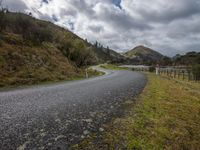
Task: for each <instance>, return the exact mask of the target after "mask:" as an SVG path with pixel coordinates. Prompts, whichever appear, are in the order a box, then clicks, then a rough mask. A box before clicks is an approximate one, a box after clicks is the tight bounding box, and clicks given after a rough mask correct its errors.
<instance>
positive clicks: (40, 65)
mask: <svg viewBox="0 0 200 150" xmlns="http://www.w3.org/2000/svg"><path fill="white" fill-rule="evenodd" d="M96 43H97V44H98V45H92V44H90V43H89V42H87V40H83V39H81V38H79V37H78V36H76V35H75V34H73V33H72V32H70V31H68V30H67V29H64V28H61V27H58V26H56V25H54V24H52V23H50V22H47V21H42V20H37V19H35V18H33V17H32V16H31V14H30V15H25V14H22V13H12V12H9V11H8V10H7V9H3V8H0V87H5V86H18V85H31V84H38V83H41V82H52V81H62V80H72V79H79V78H84V77H85V68H87V67H89V66H90V65H95V64H98V63H100V62H104V61H106V60H115V59H114V57H115V54H114V52H112V51H111V50H109V48H107V49H105V48H104V47H103V46H102V45H100V44H99V43H98V42H96ZM104 49H105V50H104ZM107 53H109V54H112V56H110V55H107ZM116 54H117V53H116ZM106 56H107V57H106ZM116 59H117V58H116ZM96 74H98V73H97V71H91V70H90V71H89V76H95V75H96Z"/></svg>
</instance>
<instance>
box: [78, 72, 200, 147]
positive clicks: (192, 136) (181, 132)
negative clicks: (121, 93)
mask: <svg viewBox="0 0 200 150" xmlns="http://www.w3.org/2000/svg"><path fill="white" fill-rule="evenodd" d="M148 79H149V81H148V85H147V87H146V88H145V89H144V91H143V93H142V94H141V95H140V96H139V97H138V99H137V101H136V102H135V103H132V104H130V103H129V104H128V105H127V104H125V109H126V111H127V113H126V115H125V116H124V117H121V118H115V119H114V120H113V121H111V122H110V123H109V124H107V125H105V129H106V132H104V133H103V135H102V138H101V139H100V140H98V144H96V143H95V144H94V141H95V140H97V137H96V138H94V137H93V138H91V139H89V140H88V141H87V142H85V141H84V142H83V143H84V144H80V147H81V146H82V147H81V148H83V149H87V148H88V149H99V148H100V147H104V148H106V145H107V147H109V149H113V150H114V149H123V148H126V149H130V150H132V149H145V150H146V149H154V150H161V149H176V150H182V149H186V150H187V149H188V150H190V149H200V144H199V143H200V85H199V83H188V82H184V81H179V80H173V79H168V78H163V77H159V76H156V75H154V74H148Z"/></svg>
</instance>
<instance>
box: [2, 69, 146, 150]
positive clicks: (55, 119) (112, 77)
mask: <svg viewBox="0 0 200 150" xmlns="http://www.w3.org/2000/svg"><path fill="white" fill-rule="evenodd" d="M106 72H107V73H106V75H104V76H101V77H96V78H91V79H87V80H81V81H72V82H64V83H57V84H51V85H40V86H34V87H28V88H26V89H25V88H24V89H16V90H8V91H1V92H0V150H12V149H13V150H15V149H18V150H23V149H27V150H30V149H31V150H32V149H33V150H38V149H53V150H54V149H55V150H57V149H61V150H62V149H63V150H66V149H70V146H71V145H73V144H76V143H78V142H80V140H82V139H84V138H85V137H88V136H90V134H91V133H94V132H95V133H98V132H103V130H104V129H103V128H102V125H103V124H104V123H106V122H108V121H109V120H110V119H111V118H112V117H114V116H117V115H120V114H121V111H122V109H120V106H121V104H122V103H123V102H124V101H125V100H127V99H130V98H132V97H135V96H136V95H138V94H139V93H140V92H141V91H142V89H143V88H144V86H145V84H146V81H147V80H146V77H145V76H144V75H143V74H140V73H136V72H132V71H106Z"/></svg>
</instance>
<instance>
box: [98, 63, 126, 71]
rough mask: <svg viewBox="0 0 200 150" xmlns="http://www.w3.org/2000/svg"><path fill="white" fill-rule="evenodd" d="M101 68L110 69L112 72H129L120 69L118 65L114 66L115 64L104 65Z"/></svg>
mask: <svg viewBox="0 0 200 150" xmlns="http://www.w3.org/2000/svg"><path fill="white" fill-rule="evenodd" d="M100 67H102V68H104V69H110V70H127V68H123V67H118V66H117V65H114V64H102V65H100Z"/></svg>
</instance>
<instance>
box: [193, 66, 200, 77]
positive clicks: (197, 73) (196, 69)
mask: <svg viewBox="0 0 200 150" xmlns="http://www.w3.org/2000/svg"><path fill="white" fill-rule="evenodd" d="M192 72H193V74H194V77H195V80H200V64H197V65H194V66H193V67H192Z"/></svg>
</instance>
